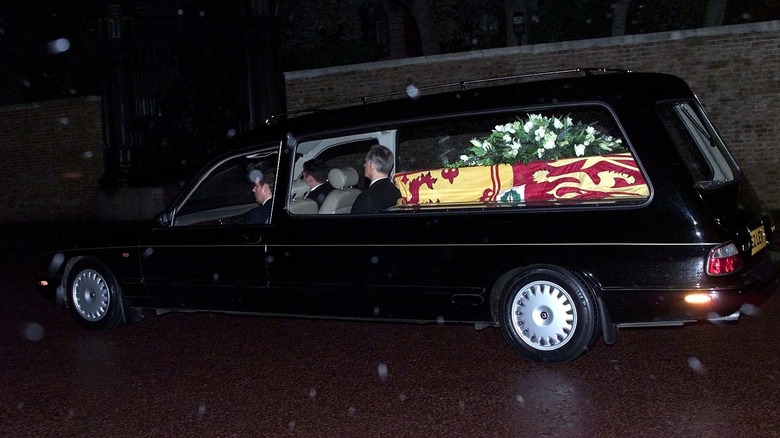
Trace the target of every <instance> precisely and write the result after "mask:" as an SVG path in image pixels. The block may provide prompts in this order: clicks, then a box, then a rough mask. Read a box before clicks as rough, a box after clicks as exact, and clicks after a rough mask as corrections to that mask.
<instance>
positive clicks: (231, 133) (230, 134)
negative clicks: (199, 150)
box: [225, 128, 236, 138]
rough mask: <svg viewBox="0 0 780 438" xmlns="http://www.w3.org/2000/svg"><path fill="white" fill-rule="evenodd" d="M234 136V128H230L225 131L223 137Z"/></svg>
mask: <svg viewBox="0 0 780 438" xmlns="http://www.w3.org/2000/svg"><path fill="white" fill-rule="evenodd" d="M235 136H236V130H235V129H233V128H231V129H228V131H227V132H226V133H225V138H233V137H235Z"/></svg>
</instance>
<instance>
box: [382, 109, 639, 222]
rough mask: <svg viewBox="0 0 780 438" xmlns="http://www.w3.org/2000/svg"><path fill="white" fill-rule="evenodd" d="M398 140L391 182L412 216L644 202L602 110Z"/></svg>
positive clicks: (515, 117) (409, 131)
mask: <svg viewBox="0 0 780 438" xmlns="http://www.w3.org/2000/svg"><path fill="white" fill-rule="evenodd" d="M397 140H398V143H397V147H396V154H397V159H396V163H397V169H396V174H395V175H394V177H393V180H394V182H395V184H396V186H398V188H399V189H400V190H401V194H402V196H403V201H402V203H403V204H405V205H407V206H413V207H415V210H416V208H417V207H424V206H428V207H441V206H445V205H460V206H466V207H468V206H480V207H481V206H484V205H486V204H495V205H497V206H511V205H517V204H523V205H531V204H533V205H539V203H541V204H542V205H549V203H550V202H557V203H562V202H566V203H571V202H587V201H598V202H600V203H604V201H608V202H607V203H614V202H618V201H625V200H630V201H633V202H636V201H637V200H639V201H644V200H646V199H647V198H648V197H649V188H648V185H647V184H646V182H645V179H644V177H643V175H642V173H641V171H640V169H639V166H638V164H637V162H636V160H635V158H634V156H633V155H632V153H631V151H630V149H629V148H628V147H627V144H626V141H625V139H624V138H623V137H622V135H621V131H620V129H619V127H618V124H617V122H616V121H615V120H614V118H613V116H612V114H611V113H610V112H609V111H608V110H607V109H606V108H604V107H602V106H597V105H581V106H567V107H558V108H552V109H545V110H534V111H530V112H512V113H503V114H500V115H495V114H493V115H489V116H465V117H462V118H460V119H454V120H453V119H449V120H447V121H442V122H437V123H430V122H428V123H427V124H425V125H417V126H413V127H405V128H401V129H399V130H398V134H397ZM401 209H403V208H401Z"/></svg>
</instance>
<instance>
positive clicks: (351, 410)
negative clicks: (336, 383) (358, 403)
mask: <svg viewBox="0 0 780 438" xmlns="http://www.w3.org/2000/svg"><path fill="white" fill-rule="evenodd" d="M347 413H348V414H349V416H350V417H354V416H355V407H354V406H350V407H349V410H348V411H347Z"/></svg>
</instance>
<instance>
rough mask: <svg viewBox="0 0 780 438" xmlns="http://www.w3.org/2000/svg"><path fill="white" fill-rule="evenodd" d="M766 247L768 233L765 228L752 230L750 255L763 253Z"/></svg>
mask: <svg viewBox="0 0 780 438" xmlns="http://www.w3.org/2000/svg"><path fill="white" fill-rule="evenodd" d="M765 246H766V231H765V230H764V226H763V225H761V226H760V227H758V228H756V229H754V230H750V248H752V250H751V252H750V255H753V254H755V253H757V252H759V251H761V250H762V249H763V248H764V247H765Z"/></svg>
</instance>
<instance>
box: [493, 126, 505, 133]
mask: <svg viewBox="0 0 780 438" xmlns="http://www.w3.org/2000/svg"><path fill="white" fill-rule="evenodd" d="M493 130H495V131H498V132H504V127H503V126H502V125H496V127H495V128H493Z"/></svg>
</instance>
